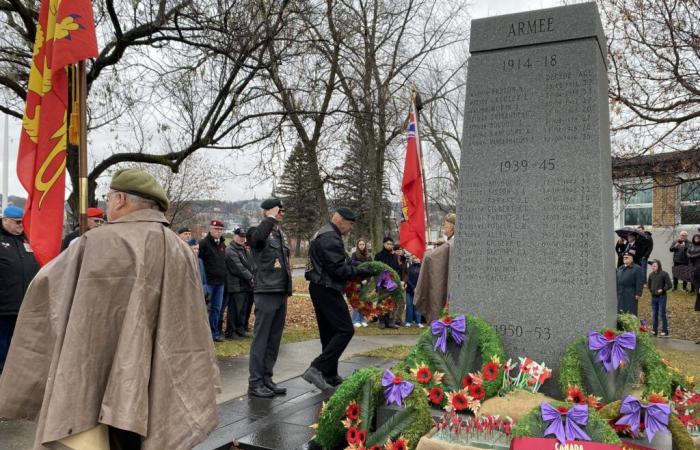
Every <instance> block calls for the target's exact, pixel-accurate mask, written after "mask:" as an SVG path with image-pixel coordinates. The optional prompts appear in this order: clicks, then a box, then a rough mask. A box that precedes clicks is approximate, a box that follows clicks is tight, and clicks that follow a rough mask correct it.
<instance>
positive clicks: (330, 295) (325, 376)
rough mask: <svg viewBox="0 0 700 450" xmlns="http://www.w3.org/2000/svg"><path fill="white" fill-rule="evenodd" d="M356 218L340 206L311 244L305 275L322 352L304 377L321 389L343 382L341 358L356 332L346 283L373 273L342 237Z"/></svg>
mask: <svg viewBox="0 0 700 450" xmlns="http://www.w3.org/2000/svg"><path fill="white" fill-rule="evenodd" d="M356 219H357V216H356V214H355V213H354V212H353V211H352V210H350V209H349V208H344V207H340V208H338V209H337V210H336V211H335V213H334V214H333V217H332V218H331V221H330V223H327V224H326V225H324V226H323V227H321V229H320V230H318V231H317V232H316V234H315V235H314V237H313V238H312V239H311V245H310V246H309V259H308V262H307V263H306V273H305V277H306V279H307V280H309V294H311V302H312V303H313V305H314V311H315V313H316V322H317V323H318V331H319V334H320V335H321V354H320V355H319V356H318V357H317V358H316V359H314V360H313V361H312V362H311V365H310V366H309V368H308V369H306V372H304V375H303V378H304V380H306V381H307V382H309V383H311V384H313V385H314V386H316V387H317V388H319V389H321V390H326V389H330V388H331V387H332V386H337V385H339V384H340V383H342V382H343V379H342V378H341V377H340V376H339V375H338V360H339V359H340V356H341V355H342V354H343V352H344V351H345V348H346V347H347V346H348V344H349V343H350V340H351V339H352V336H353V334H355V330H354V327H353V325H352V320H351V319H350V313H349V312H348V305H347V303H345V300H344V299H343V290H344V288H345V284H346V283H347V282H348V281H349V280H351V279H353V278H358V277H359V278H368V277H370V276H371V275H372V274H371V272H370V271H369V270H368V269H360V268H358V267H357V266H356V265H355V264H354V263H352V262H351V261H350V259H349V258H348V256H347V254H346V253H345V247H344V245H343V238H342V236H343V235H346V234H347V233H348V232H350V230H352V227H353V225H354V224H355V220H356Z"/></svg>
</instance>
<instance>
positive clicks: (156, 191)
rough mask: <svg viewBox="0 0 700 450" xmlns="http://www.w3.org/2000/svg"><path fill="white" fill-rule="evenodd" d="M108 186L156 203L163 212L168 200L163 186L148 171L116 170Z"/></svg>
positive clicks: (168, 205) (168, 204)
mask: <svg viewBox="0 0 700 450" xmlns="http://www.w3.org/2000/svg"><path fill="white" fill-rule="evenodd" d="M109 188H110V189H112V190H115V191H119V192H126V193H127V194H133V195H138V196H139V197H143V198H147V199H150V200H153V201H154V202H156V203H158V209H160V210H161V211H163V212H165V211H167V210H168V208H169V207H170V201H169V200H168V196H167V195H166V194H165V190H163V187H162V186H161V185H160V184H159V183H158V182H157V181H156V179H155V178H153V176H152V175H151V174H149V173H148V172H144V171H143V170H139V169H121V170H117V171H116V172H115V173H114V176H113V177H112V182H111V183H110V184H109Z"/></svg>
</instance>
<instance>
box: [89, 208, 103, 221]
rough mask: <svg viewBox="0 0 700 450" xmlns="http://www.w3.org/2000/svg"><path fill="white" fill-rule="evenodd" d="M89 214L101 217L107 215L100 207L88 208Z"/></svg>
mask: <svg viewBox="0 0 700 450" xmlns="http://www.w3.org/2000/svg"><path fill="white" fill-rule="evenodd" d="M87 216H88V217H99V218H100V219H101V218H103V217H104V216H105V212H104V211H102V210H101V209H100V208H88V209H87Z"/></svg>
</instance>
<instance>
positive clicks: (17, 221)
mask: <svg viewBox="0 0 700 450" xmlns="http://www.w3.org/2000/svg"><path fill="white" fill-rule="evenodd" d="M6 219H7V220H11V221H12V222H14V223H16V224H17V225H22V219H10V218H9V217H6Z"/></svg>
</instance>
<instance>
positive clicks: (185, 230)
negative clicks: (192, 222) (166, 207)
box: [177, 227, 192, 234]
mask: <svg viewBox="0 0 700 450" xmlns="http://www.w3.org/2000/svg"><path fill="white" fill-rule="evenodd" d="M191 231H192V230H190V227H180V228H178V230H177V234H182V233H187V232H191Z"/></svg>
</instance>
